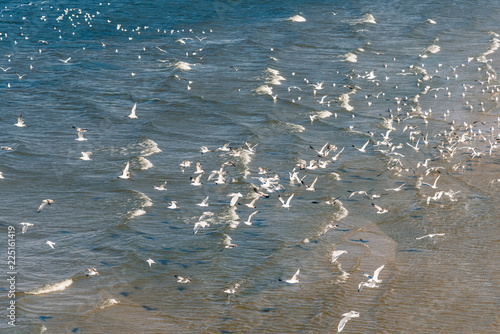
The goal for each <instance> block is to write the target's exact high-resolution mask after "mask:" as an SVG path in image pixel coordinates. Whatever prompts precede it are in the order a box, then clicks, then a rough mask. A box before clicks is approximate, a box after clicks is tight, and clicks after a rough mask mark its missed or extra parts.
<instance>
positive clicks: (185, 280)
mask: <svg viewBox="0 0 500 334" xmlns="http://www.w3.org/2000/svg"><path fill="white" fill-rule="evenodd" d="M174 277H175V278H177V283H183V284H186V283H191V280H190V279H189V277H182V276H179V275H174Z"/></svg>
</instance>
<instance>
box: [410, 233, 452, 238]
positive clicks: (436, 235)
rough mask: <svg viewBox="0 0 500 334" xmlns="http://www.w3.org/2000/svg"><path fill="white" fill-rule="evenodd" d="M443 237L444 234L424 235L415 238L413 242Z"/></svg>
mask: <svg viewBox="0 0 500 334" xmlns="http://www.w3.org/2000/svg"><path fill="white" fill-rule="evenodd" d="M443 235H445V233H434V234H426V235H423V236H421V237H418V238H415V240H420V239H423V238H434V237H441V236H443Z"/></svg>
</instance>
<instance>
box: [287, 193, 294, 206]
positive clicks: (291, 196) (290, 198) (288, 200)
mask: <svg viewBox="0 0 500 334" xmlns="http://www.w3.org/2000/svg"><path fill="white" fill-rule="evenodd" d="M293 195H295V194H291V195H290V197H288V199H287V200H286V205H290V201H291V200H292V198H293Z"/></svg>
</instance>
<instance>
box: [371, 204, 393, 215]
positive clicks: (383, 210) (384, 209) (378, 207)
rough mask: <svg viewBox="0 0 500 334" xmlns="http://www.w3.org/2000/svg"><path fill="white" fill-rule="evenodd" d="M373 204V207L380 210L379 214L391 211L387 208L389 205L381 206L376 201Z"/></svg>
mask: <svg viewBox="0 0 500 334" xmlns="http://www.w3.org/2000/svg"><path fill="white" fill-rule="evenodd" d="M372 205H373V207H374V208H375V209H377V210H378V211H377V213H378V214H383V213H386V212H389V211H388V210H387V207H385V208H381V207H380V206H378V205H377V204H375V203H372Z"/></svg>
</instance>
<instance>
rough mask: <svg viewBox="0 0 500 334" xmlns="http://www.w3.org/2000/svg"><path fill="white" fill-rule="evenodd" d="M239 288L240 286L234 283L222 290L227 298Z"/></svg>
mask: <svg viewBox="0 0 500 334" xmlns="http://www.w3.org/2000/svg"><path fill="white" fill-rule="evenodd" d="M239 287H240V284H239V283H234V285H233V286H232V287H230V288H228V289H225V290H224V293H225V294H227V296H228V297H229V295H233V294H235V293H236V290H237V289H238V288H239Z"/></svg>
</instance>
